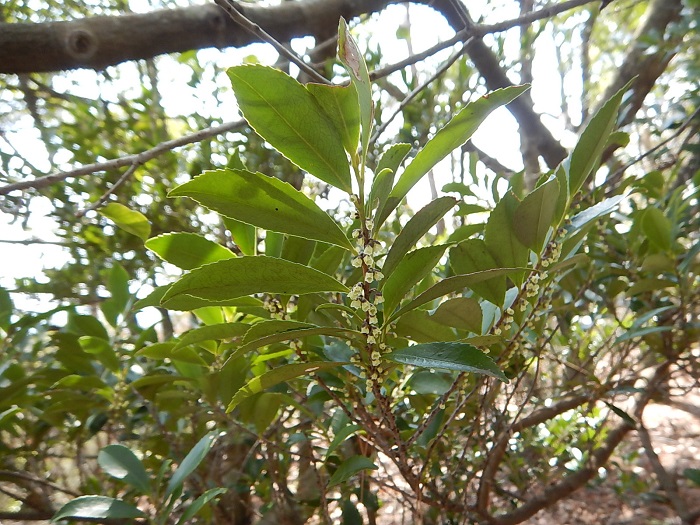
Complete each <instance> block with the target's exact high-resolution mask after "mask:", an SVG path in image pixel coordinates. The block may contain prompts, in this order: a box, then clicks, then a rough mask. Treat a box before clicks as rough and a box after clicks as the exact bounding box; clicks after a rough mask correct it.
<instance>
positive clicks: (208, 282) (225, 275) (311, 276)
mask: <svg viewBox="0 0 700 525" xmlns="http://www.w3.org/2000/svg"><path fill="white" fill-rule="evenodd" d="M347 291H348V289H347V287H346V286H345V285H343V284H341V283H339V282H338V281H336V280H335V279H333V278H332V277H330V276H329V275H326V274H325V273H322V272H319V271H318V270H314V269H313V268H309V267H308V266H304V265H303V264H297V263H293V262H289V261H285V260H284V259H276V258H274V257H265V256H256V257H252V256H244V257H236V258H234V259H227V260H225V261H218V262H215V263H211V264H207V265H205V266H202V267H200V268H196V269H194V270H192V271H191V272H190V273H188V274H187V275H185V276H183V277H182V278H181V279H180V280H179V281H177V282H175V283H174V284H173V285H172V286H171V287H170V288H169V289H168V291H167V292H166V293H165V295H164V296H163V300H162V303H163V306H165V307H166V308H167V307H168V302H169V301H171V300H173V299H176V298H178V297H181V296H183V295H190V296H193V297H197V298H200V299H209V300H214V301H225V300H228V299H234V298H236V297H243V296H245V295H250V294H254V293H263V292H267V293H280V294H285V295H291V294H297V295H301V294H306V293H313V292H347Z"/></svg>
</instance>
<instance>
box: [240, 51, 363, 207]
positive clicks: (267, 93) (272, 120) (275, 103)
mask: <svg viewBox="0 0 700 525" xmlns="http://www.w3.org/2000/svg"><path fill="white" fill-rule="evenodd" d="M227 72H228V76H229V78H230V80H231V85H232V86H233V91H234V93H235V95H236V100H237V101H238V106H239V107H240V109H241V111H242V113H243V116H244V117H245V119H246V120H247V121H248V123H249V124H250V125H251V127H252V128H253V129H254V130H255V131H256V132H257V133H258V135H260V136H261V137H262V138H264V139H265V140H267V141H268V142H269V143H270V144H272V146H273V147H274V148H275V149H276V150H278V151H279V152H280V153H282V154H283V155H284V156H285V157H287V158H288V159H289V160H291V161H292V162H293V163H294V164H296V165H297V166H299V167H300V168H301V169H303V170H305V171H308V172H309V173H311V174H312V175H314V176H316V177H318V178H319V179H321V180H322V181H323V182H327V183H328V184H330V185H332V186H336V187H338V188H340V189H342V190H345V191H347V192H348V193H349V192H351V191H352V186H351V181H350V167H349V165H348V161H347V157H346V155H345V149H344V148H343V142H342V139H341V136H340V134H339V133H338V130H337V129H336V127H335V125H334V124H333V122H331V121H330V119H329V118H328V117H327V116H326V114H325V112H324V111H323V110H322V109H321V107H320V106H319V105H318V103H317V102H316V100H315V98H314V97H313V95H311V93H309V92H308V91H307V89H306V88H305V87H304V86H302V85H301V84H300V83H299V82H297V81H296V80H294V79H293V78H292V77H290V76H289V75H287V74H285V73H283V72H282V71H279V70H277V69H274V68H271V67H266V66H260V65H255V64H252V65H244V66H234V67H231V68H229V69H228V70H227Z"/></svg>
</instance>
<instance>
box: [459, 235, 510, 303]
mask: <svg viewBox="0 0 700 525" xmlns="http://www.w3.org/2000/svg"><path fill="white" fill-rule="evenodd" d="M450 267H451V268H452V271H453V272H454V273H455V274H457V275H464V274H470V273H474V272H480V271H483V270H491V269H494V268H498V264H497V263H496V260H495V259H494V258H493V257H492V256H491V253H489V250H488V248H487V247H486V243H485V242H484V241H483V240H482V239H467V240H466V241H462V242H460V243H459V244H458V245H457V246H455V247H454V248H452V249H451V250H450ZM471 289H472V290H474V293H476V294H478V295H480V296H481V297H483V298H484V299H486V300H487V301H490V302H492V303H493V304H495V305H497V306H501V305H502V304H503V299H504V298H505V295H506V277H505V275H499V276H497V277H494V278H493V279H489V280H487V281H483V282H480V283H474V284H473V285H472V286H471Z"/></svg>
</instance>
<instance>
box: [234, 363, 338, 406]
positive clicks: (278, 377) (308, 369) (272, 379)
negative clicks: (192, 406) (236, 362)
mask: <svg viewBox="0 0 700 525" xmlns="http://www.w3.org/2000/svg"><path fill="white" fill-rule="evenodd" d="M346 364H348V363H345V362H335V361H314V362H311V363H293V364H290V365H284V366H279V367H277V368H275V369H273V370H270V371H269V372H266V373H264V374H263V375H261V376H259V377H255V378H253V379H251V380H250V381H248V382H247V383H246V384H245V385H244V386H243V388H241V389H240V390H239V391H238V392H236V395H235V396H233V399H231V402H230V403H229V405H228V408H227V409H226V412H231V411H232V410H233V409H234V408H236V406H237V405H238V404H239V403H240V402H241V401H243V400H244V399H246V398H248V397H250V396H252V395H253V394H257V393H258V392H262V391H263V390H267V389H268V388H270V387H272V386H275V385H278V384H280V383H284V382H286V381H289V380H291V379H295V378H297V377H300V376H303V375H306V374H310V373H314V372H316V371H318V370H325V369H327V368H335V367H338V366H341V365H346Z"/></svg>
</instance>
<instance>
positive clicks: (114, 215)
mask: <svg viewBox="0 0 700 525" xmlns="http://www.w3.org/2000/svg"><path fill="white" fill-rule="evenodd" d="M98 212H99V213H100V215H103V216H104V217H107V218H108V219H110V220H111V221H112V222H114V224H116V225H117V226H119V227H120V228H121V229H122V230H124V231H127V232H129V233H131V234H132V235H136V236H137V237H139V238H140V239H141V240H143V241H145V240H146V239H148V237H149V236H150V235H151V224H150V223H149V222H148V219H146V217H145V216H144V215H143V214H142V213H140V212H138V211H136V210H130V209H129V208H127V207H126V206H124V205H123V204H119V203H118V202H110V203H109V204H107V205H106V206H104V207H102V208H100V209H99V210H98Z"/></svg>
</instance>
